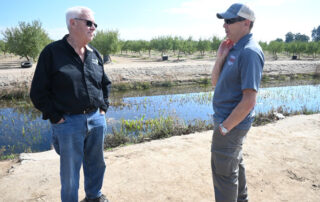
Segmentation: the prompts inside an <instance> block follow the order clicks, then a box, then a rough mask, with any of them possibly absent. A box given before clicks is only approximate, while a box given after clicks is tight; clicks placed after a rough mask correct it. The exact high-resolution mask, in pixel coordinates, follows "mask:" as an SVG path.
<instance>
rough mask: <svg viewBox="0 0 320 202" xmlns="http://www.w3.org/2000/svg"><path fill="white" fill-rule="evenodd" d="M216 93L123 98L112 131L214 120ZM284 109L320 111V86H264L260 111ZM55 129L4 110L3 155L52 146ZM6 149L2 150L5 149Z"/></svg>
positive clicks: (113, 111) (113, 110) (0, 119)
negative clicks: (156, 122) (144, 123)
mask: <svg viewBox="0 0 320 202" xmlns="http://www.w3.org/2000/svg"><path fill="white" fill-rule="evenodd" d="M212 95H213V93H212V92H201V93H188V94H176V95H160V96H146V97H130V98H123V99H122V102H123V103H124V105H123V106H119V107H114V106H111V107H110V109H109V111H108V113H107V119H108V133H111V132H112V127H119V126H120V122H121V119H127V120H128V119H140V118H141V117H143V116H144V119H152V118H156V117H159V116H163V117H166V116H169V115H170V116H175V117H177V118H178V119H182V120H184V121H185V122H189V121H192V120H194V119H199V120H211V116H212V114H213V110H212V102H211V100H212ZM279 108H282V109H283V110H284V111H286V112H289V113H291V112H294V111H301V110H307V111H313V112H319V111H320V85H315V86H312V85H307V86H289V87H273V88H261V89H260V91H259V93H258V99H257V104H256V107H255V112H256V113H262V114H266V113H269V112H270V111H276V110H277V109H279ZM50 145H51V128H50V124H49V122H48V121H44V120H42V119H41V117H34V115H33V116H32V114H31V113H30V112H19V111H18V110H16V109H13V108H3V109H0V155H1V154H2V155H3V154H7V153H11V152H14V153H20V152H24V151H27V150H31V151H44V150H48V149H50ZM3 147H4V148H5V150H6V151H5V152H1V148H3Z"/></svg>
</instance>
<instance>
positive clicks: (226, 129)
mask: <svg viewBox="0 0 320 202" xmlns="http://www.w3.org/2000/svg"><path fill="white" fill-rule="evenodd" d="M217 17H218V18H219V19H224V25H223V27H224V29H225V32H226V35H227V39H226V40H225V41H223V42H222V43H221V44H220V47H219V49H218V55H217V59H216V62H215V65H214V67H213V70H212V85H213V86H215V90H214V97H213V109H214V133H213V138H212V147H211V166H212V175H213V183H214V191H215V199H216V201H217V202H222V201H224V202H234V201H248V194H247V185H246V177H245V169H244V164H243V161H242V144H243V140H244V138H245V136H246V134H247V132H248V131H249V129H250V127H251V123H252V121H253V115H254V113H253V108H254V105H255V103H256V95H257V91H258V89H259V85H260V81H261V75H262V69H263V65H264V55H263V52H262V50H261V48H260V46H259V44H258V43H256V42H255V41H254V40H253V39H252V34H251V33H250V32H251V28H252V26H253V22H254V21H255V15H254V13H253V11H252V10H251V9H250V8H248V7H247V6H246V5H243V4H233V5H231V6H230V7H229V9H228V10H227V11H226V12H224V13H218V14H217Z"/></svg>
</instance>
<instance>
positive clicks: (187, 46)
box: [181, 36, 197, 55]
mask: <svg viewBox="0 0 320 202" xmlns="http://www.w3.org/2000/svg"><path fill="white" fill-rule="evenodd" d="M196 50H197V42H196V41H194V40H192V37H191V36H190V37H189V38H188V39H187V40H183V41H182V43H181V51H182V52H184V53H185V54H189V55H191V54H193V53H194V52H195V51H196Z"/></svg>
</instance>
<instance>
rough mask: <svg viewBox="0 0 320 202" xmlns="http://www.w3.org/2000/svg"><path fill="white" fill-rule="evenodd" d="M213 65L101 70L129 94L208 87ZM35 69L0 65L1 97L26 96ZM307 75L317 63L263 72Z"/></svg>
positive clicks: (272, 64) (279, 65) (317, 70)
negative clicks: (182, 87) (199, 86)
mask: <svg viewBox="0 0 320 202" xmlns="http://www.w3.org/2000/svg"><path fill="white" fill-rule="evenodd" d="M213 63H214V61H202V60H201V61H196V60H190V61H181V62H173V61H163V62H142V61H139V62H127V63H115V64H106V65H105V66H104V67H105V71H106V73H107V74H108V76H109V77H110V79H111V81H112V82H113V84H114V89H115V90H128V89H146V88H150V87H151V86H152V87H154V86H164V87H170V86H174V85H186V84H204V85H206V84H210V74H211V70H212V66H213ZM35 66H36V64H34V65H33V66H32V67H31V68H27V69H20V68H6V67H5V64H3V63H2V64H1V62H0V95H2V96H3V95H6V94H14V93H26V92H28V89H29V87H30V83H31V80H32V77H33V73H34V70H35ZM281 75H282V77H281ZM289 75H290V76H289ZM306 75H307V77H308V75H309V77H310V76H311V77H314V76H318V77H319V75H320V61H291V60H288V61H266V63H265V67H264V71H263V76H264V78H265V82H272V80H275V79H282V80H287V81H290V79H299V78H300V79H303V78H304V77H306Z"/></svg>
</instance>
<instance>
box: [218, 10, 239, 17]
mask: <svg viewBox="0 0 320 202" xmlns="http://www.w3.org/2000/svg"><path fill="white" fill-rule="evenodd" d="M236 17H238V16H237V15H234V14H233V13H230V12H224V13H217V18H219V19H231V18H236Z"/></svg>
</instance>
